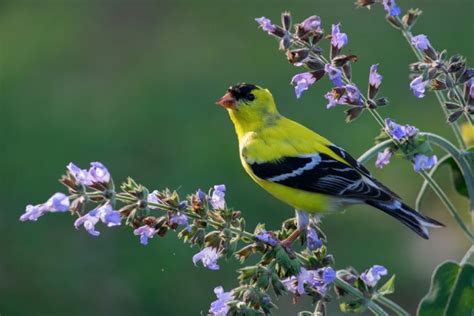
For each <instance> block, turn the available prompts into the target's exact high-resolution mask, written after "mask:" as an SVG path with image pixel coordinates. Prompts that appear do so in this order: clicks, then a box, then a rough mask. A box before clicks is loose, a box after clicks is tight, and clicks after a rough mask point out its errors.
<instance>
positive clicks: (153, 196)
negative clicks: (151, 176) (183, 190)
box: [146, 190, 160, 209]
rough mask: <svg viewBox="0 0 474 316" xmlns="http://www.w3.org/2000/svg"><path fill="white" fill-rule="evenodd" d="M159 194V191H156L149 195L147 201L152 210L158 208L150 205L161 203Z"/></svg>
mask: <svg viewBox="0 0 474 316" xmlns="http://www.w3.org/2000/svg"><path fill="white" fill-rule="evenodd" d="M157 193H158V190H154V191H153V192H151V193H149V194H148V196H147V198H146V200H147V202H148V208H150V209H156V208H158V207H156V206H154V205H150V203H155V204H158V203H159V202H160V201H159V200H158V196H157Z"/></svg>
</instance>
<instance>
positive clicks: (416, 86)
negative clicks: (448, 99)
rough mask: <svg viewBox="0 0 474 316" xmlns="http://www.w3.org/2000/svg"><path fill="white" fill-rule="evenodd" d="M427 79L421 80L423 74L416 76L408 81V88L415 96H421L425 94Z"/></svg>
mask: <svg viewBox="0 0 474 316" xmlns="http://www.w3.org/2000/svg"><path fill="white" fill-rule="evenodd" d="M428 83H429V80H425V81H423V76H418V77H416V78H415V79H413V80H412V81H411V82H410V89H411V91H412V92H413V94H414V95H415V97H417V98H423V97H424V96H425V88H426V86H427V85H428Z"/></svg>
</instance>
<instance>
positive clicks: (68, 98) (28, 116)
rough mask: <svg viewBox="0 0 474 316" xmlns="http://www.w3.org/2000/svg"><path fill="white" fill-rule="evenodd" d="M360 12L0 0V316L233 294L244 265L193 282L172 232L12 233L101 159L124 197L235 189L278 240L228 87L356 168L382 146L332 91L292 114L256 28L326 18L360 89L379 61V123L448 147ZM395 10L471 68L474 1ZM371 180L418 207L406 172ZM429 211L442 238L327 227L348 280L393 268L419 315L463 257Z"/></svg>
mask: <svg viewBox="0 0 474 316" xmlns="http://www.w3.org/2000/svg"><path fill="white" fill-rule="evenodd" d="M352 2H353V1H352V0H348V1H342V0H340V1H334V0H332V1H329V0H326V1H322V0H312V1H307V0H299V1H250V0H248V1H247V0H245V1H243V0H241V1H217V0H215V1H204V0H202V1H171V0H169V1H92V0H91V1H79V0H78V1H53V0H45V1H34V0H31V1H5V0H4V1H1V2H0V41H1V54H0V60H1V69H0V76H1V94H0V103H1V110H2V111H1V116H0V126H1V128H2V132H1V136H0V137H2V140H1V144H2V149H3V150H2V154H1V156H0V162H1V166H2V167H1V171H2V175H1V179H2V182H1V184H0V188H1V190H0V192H1V193H0V194H1V198H2V204H1V212H0V232H1V234H2V237H1V238H0V249H1V251H2V253H1V256H0V313H1V314H2V315H4V316H9V315H200V314H205V313H206V312H207V310H208V308H209V303H210V302H211V301H212V300H214V294H213V292H212V290H213V288H214V287H215V286H217V285H223V286H224V288H225V289H231V288H233V287H234V286H235V285H236V279H235V278H236V273H235V269H236V268H237V267H238V264H237V263H236V261H235V260H229V261H228V262H225V263H224V262H222V264H221V266H222V269H221V270H220V271H217V272H213V271H209V270H205V269H203V268H202V267H198V268H195V267H194V266H193V264H192V262H191V257H192V255H193V254H194V253H195V252H197V249H190V248H189V247H188V246H186V245H183V244H182V242H181V241H179V240H178V239H177V238H175V233H171V234H169V235H168V236H167V237H166V238H164V239H160V238H155V239H153V240H152V241H151V242H150V244H149V245H148V247H143V246H141V245H140V244H139V242H138V238H137V237H135V236H133V235H132V232H131V230H130V229H128V228H126V229H123V228H111V229H106V228H103V227H101V231H102V235H101V236H100V238H93V237H92V236H89V235H88V234H87V233H86V232H85V231H83V230H80V231H76V230H75V229H74V228H73V226H72V224H73V218H70V217H69V216H67V215H60V214H50V215H47V216H44V217H42V218H41V219H40V220H39V221H38V222H36V223H33V222H27V223H20V222H19V221H18V218H19V216H20V215H21V214H22V213H23V211H24V207H25V205H26V204H28V203H34V204H37V203H40V202H43V201H45V200H46V199H47V198H48V197H49V196H50V195H51V194H52V193H53V192H56V191H58V190H62V187H61V185H60V184H59V183H58V182H57V179H58V178H59V176H60V175H61V174H62V173H63V172H64V170H65V166H66V164H67V163H69V162H70V161H74V162H75V163H77V164H79V165H80V166H82V167H84V168H85V167H87V166H88V163H89V162H90V161H101V162H103V163H104V164H106V165H107V166H108V168H109V170H110V171H111V172H112V174H113V177H114V179H115V181H116V182H117V181H122V180H124V179H125V178H126V177H127V176H133V177H134V178H135V179H136V180H137V181H139V182H141V183H143V184H145V185H147V186H149V187H150V188H164V187H169V188H172V189H178V190H179V192H180V193H182V194H186V193H190V192H193V191H194V190H196V189H197V188H203V189H207V188H208V187H210V186H211V185H213V184H219V183H225V184H227V188H228V194H227V197H228V198H227V201H228V204H229V205H231V206H234V207H235V208H238V209H241V210H242V212H243V214H244V216H245V217H246V218H247V223H248V226H249V227H254V225H255V224H257V223H258V222H265V223H266V224H267V228H269V229H272V228H275V229H276V228H278V227H279V224H280V223H281V221H282V220H284V219H285V218H287V217H289V216H292V215H293V213H292V210H291V209H290V208H289V207H287V206H286V205H283V204H282V203H280V202H278V201H276V200H275V199H273V198H272V197H270V196H269V195H268V194H267V193H265V192H264V191H263V190H262V189H260V188H259V187H257V186H256V185H255V184H254V183H253V182H252V181H251V180H250V178H248V176H247V175H246V174H245V173H244V171H243V169H242V168H241V166H240V162H239V158H238V149H237V148H238V147H237V140H236V137H235V134H234V131H233V127H232V125H231V123H230V121H229V119H228V117H227V113H225V111H223V110H222V109H221V108H219V107H217V106H216V105H214V102H215V100H216V99H217V98H219V97H220V96H221V95H222V94H223V93H224V91H225V89H226V88H227V87H228V86H229V85H231V84H234V83H236V82H242V81H245V82H251V83H257V84H259V85H262V86H264V87H268V88H269V89H271V90H272V91H273V93H274V97H275V99H276V101H277V103H278V104H279V107H280V110H281V112H282V113H284V114H285V115H287V116H289V117H291V118H293V119H296V120H297V121H299V122H302V123H303V124H305V125H307V126H308V127H310V128H313V129H315V130H317V131H319V132H321V133H322V134H324V135H325V136H327V137H328V138H329V139H331V140H333V141H334V142H335V143H337V144H339V145H340V146H342V147H344V148H346V149H347V150H348V151H349V152H351V153H353V155H354V156H358V155H360V154H362V153H363V152H364V150H365V149H366V148H368V147H369V146H370V145H371V144H372V143H373V138H374V137H375V136H376V135H377V134H378V132H379V130H378V127H377V126H376V125H375V123H374V122H373V121H372V119H371V117H370V116H369V115H367V114H366V115H364V116H363V117H361V118H360V119H358V120H357V121H355V122H354V123H352V124H345V123H344V117H343V113H342V108H336V109H332V110H326V109H325V102H324V99H323V97H322V96H323V94H324V93H325V92H326V91H328V90H329V88H330V84H329V82H328V81H327V80H324V81H323V82H320V83H318V84H317V85H316V86H315V87H314V88H313V89H311V90H310V91H309V92H305V94H304V95H303V97H302V98H301V99H300V100H296V99H295V97H294V92H293V89H292V87H291V86H290V85H289V80H290V78H291V77H292V75H294V74H295V73H297V72H298V71H299V70H298V69H295V68H294V67H292V66H290V65H289V64H288V63H287V62H286V61H285V57H284V56H283V55H282V53H281V52H279V51H277V46H278V44H277V42H276V41H275V40H274V39H272V38H270V37H269V36H267V35H266V34H265V33H263V32H262V31H260V30H258V29H257V24H256V23H255V22H254V18H255V17H259V16H262V15H264V16H267V17H269V18H271V19H272V20H274V21H275V22H276V21H279V14H280V12H282V11H284V10H289V11H291V12H292V14H293V16H294V20H296V21H301V20H303V19H304V18H305V17H307V16H308V15H312V14H317V15H320V16H321V18H322V21H323V26H324V28H325V29H326V30H330V24H331V23H337V22H338V21H341V22H342V30H343V31H344V32H346V33H348V35H349V45H348V47H347V51H349V52H352V53H354V54H357V55H358V56H359V61H358V62H357V63H356V64H355V65H354V68H353V72H354V80H355V82H356V83H357V84H359V85H360V86H361V87H363V86H365V84H366V82H367V77H368V69H369V66H370V65H371V64H372V63H380V66H379V71H380V72H381V74H382V75H383V76H384V83H383V85H382V94H383V95H385V96H387V97H388V98H389V99H390V101H391V105H390V106H389V107H387V108H384V109H381V111H380V112H381V114H382V115H384V116H389V117H391V118H393V119H395V120H396V121H399V122H400V123H410V124H414V125H416V126H417V127H419V128H420V129H421V130H428V131H433V132H436V133H440V134H441V135H443V136H446V137H448V138H449V139H453V137H452V135H451V131H450V128H449V127H448V126H447V124H445V123H444V122H445V120H444V118H443V114H442V112H441V109H440V107H439V105H438V104H437V103H436V100H435V98H434V97H433V95H431V94H429V95H428V96H427V97H426V98H425V99H422V100H417V99H416V98H415V97H413V96H412V95H411V93H410V92H409V89H408V83H409V79H408V68H407V64H408V63H410V62H413V61H414V56H413V53H412V52H411V50H410V48H409V47H408V46H407V44H406V43H405V41H404V39H403V37H402V36H401V34H399V33H398V32H397V31H395V30H394V29H393V28H391V27H390V26H389V25H388V24H387V23H386V22H385V20H384V13H383V10H382V8H381V7H379V6H377V7H375V8H373V9H372V10H371V11H369V10H365V9H359V10H356V9H355V8H354V6H353V4H352ZM398 2H399V5H400V6H401V7H402V8H403V9H405V10H406V9H408V8H409V7H411V6H418V7H420V8H421V9H422V10H423V12H424V15H423V16H422V17H421V19H420V21H419V22H418V24H417V26H416V28H415V33H426V34H428V35H429V38H430V40H431V42H432V44H433V45H434V46H435V47H437V48H446V49H448V51H449V53H456V52H459V53H461V54H464V55H466V56H467V57H468V58H469V57H470V58H471V59H472V58H473V57H474V56H473V55H472V54H473V51H474V47H473V42H472V31H473V25H472V19H471V13H472V9H473V3H472V1H471V0H457V1H442V0H437V1H433V0H430V1H428V0H426V1H398ZM369 167H370V169H371V170H374V173H375V174H376V176H378V177H379V178H380V179H381V180H382V181H384V182H385V183H387V185H389V186H391V187H392V188H393V189H394V190H395V191H397V192H398V193H399V194H400V195H401V196H403V197H404V198H405V199H406V201H408V202H409V203H411V204H413V203H414V199H415V197H416V194H417V192H418V188H419V186H420V184H421V179H420V177H418V176H417V175H416V174H415V173H414V172H413V171H412V167H411V165H410V164H409V163H407V162H405V161H402V160H400V159H393V162H392V164H390V165H389V166H388V167H386V168H385V169H383V170H382V171H380V170H375V168H374V167H373V162H371V164H370V166H369ZM447 177H448V173H447V172H446V171H445V170H444V171H443V172H441V173H440V175H439V177H438V179H440V180H441V181H442V185H443V187H446V190H447V191H448V192H449V194H450V196H452V198H453V199H454V200H455V202H456V204H457V205H458V206H459V207H460V208H462V209H463V210H465V209H466V203H465V201H464V200H461V199H460V198H459V197H458V196H457V195H456V194H454V192H453V190H452V189H451V187H450V186H449V183H448V180H447V179H448V178H447ZM422 211H423V212H424V213H426V214H427V215H429V216H432V217H434V218H436V219H438V220H441V221H442V222H444V223H445V224H446V225H447V228H445V229H438V230H432V232H431V236H432V238H431V239H430V240H429V241H425V240H422V239H421V238H419V237H418V236H416V235H415V234H414V233H412V232H411V231H409V230H408V229H406V228H405V227H404V226H402V225H401V224H400V223H398V222H397V221H395V220H393V219H392V218H389V217H388V216H386V215H384V214H382V213H381V212H378V211H376V210H374V209H372V208H369V207H358V208H353V209H351V210H350V211H348V212H346V213H345V214H343V215H334V216H329V217H327V218H325V219H324V223H323V229H324V230H325V231H326V233H327V235H328V237H329V247H330V252H331V253H332V254H334V256H335V258H336V266H337V267H338V268H342V267H346V266H349V265H352V266H354V267H356V268H357V269H360V270H363V269H365V268H368V267H369V266H371V265H372V264H382V265H385V266H386V267H387V268H388V269H389V271H390V272H391V273H395V274H396V275H397V284H396V293H395V294H394V295H393V296H392V298H393V299H394V300H395V301H397V302H399V303H400V304H401V305H403V306H405V307H406V308H407V309H408V310H409V311H410V312H411V313H413V312H414V311H415V309H416V304H417V301H419V299H420V298H421V297H422V296H423V295H424V294H425V293H426V292H427V290H428V286H429V278H430V275H431V273H432V271H433V269H434V267H435V266H436V265H437V264H438V263H439V262H441V261H442V260H445V259H455V260H459V259H460V258H461V257H462V255H463V253H464V252H465V251H466V250H467V247H468V246H469V244H468V242H467V241H466V239H465V238H464V236H463V235H462V233H461V231H460V229H458V228H457V227H456V224H455V223H454V221H453V220H452V218H451V217H450V216H449V215H448V213H447V211H446V210H445V209H444V208H443V207H442V205H441V203H440V202H439V201H438V200H437V199H436V197H434V196H433V194H432V193H429V194H428V195H427V198H426V200H425V201H424V203H423V208H422ZM463 215H464V216H465V217H468V216H469V215H468V214H463ZM276 303H277V304H278V305H279V307H280V308H279V309H278V310H276V311H275V315H292V314H295V313H296V312H297V311H299V310H303V309H305V308H310V302H309V301H308V300H302V302H301V304H300V305H298V306H293V305H292V304H291V298H290V297H289V296H286V297H282V298H280V299H279V300H278V301H276ZM333 308H335V306H333ZM332 314H336V312H334V313H331V315H332Z"/></svg>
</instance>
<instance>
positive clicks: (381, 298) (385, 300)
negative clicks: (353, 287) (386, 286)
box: [375, 295, 410, 316]
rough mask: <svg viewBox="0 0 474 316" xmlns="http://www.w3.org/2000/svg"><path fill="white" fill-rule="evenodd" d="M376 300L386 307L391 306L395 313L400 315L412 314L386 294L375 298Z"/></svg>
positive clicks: (407, 315) (408, 315)
mask: <svg viewBox="0 0 474 316" xmlns="http://www.w3.org/2000/svg"><path fill="white" fill-rule="evenodd" d="M375 301H376V302H378V303H380V304H382V305H384V306H385V307H388V308H390V309H391V310H392V311H393V312H394V313H396V314H397V315H400V316H410V314H409V313H408V312H407V311H406V310H404V309H403V308H402V307H401V306H400V305H397V304H395V302H393V301H391V300H389V299H388V298H386V297H385V296H383V295H381V296H378V297H377V298H376V299H375Z"/></svg>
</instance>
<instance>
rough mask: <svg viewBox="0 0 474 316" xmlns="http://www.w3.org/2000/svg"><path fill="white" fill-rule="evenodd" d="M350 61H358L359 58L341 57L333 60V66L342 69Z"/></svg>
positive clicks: (352, 56) (353, 56) (351, 56)
mask: <svg viewBox="0 0 474 316" xmlns="http://www.w3.org/2000/svg"><path fill="white" fill-rule="evenodd" d="M349 61H351V62H355V61H357V56H356V55H339V56H336V57H334V58H333V59H332V64H333V65H335V66H336V67H342V66H344V65H345V64H346V63H348V62H349Z"/></svg>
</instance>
